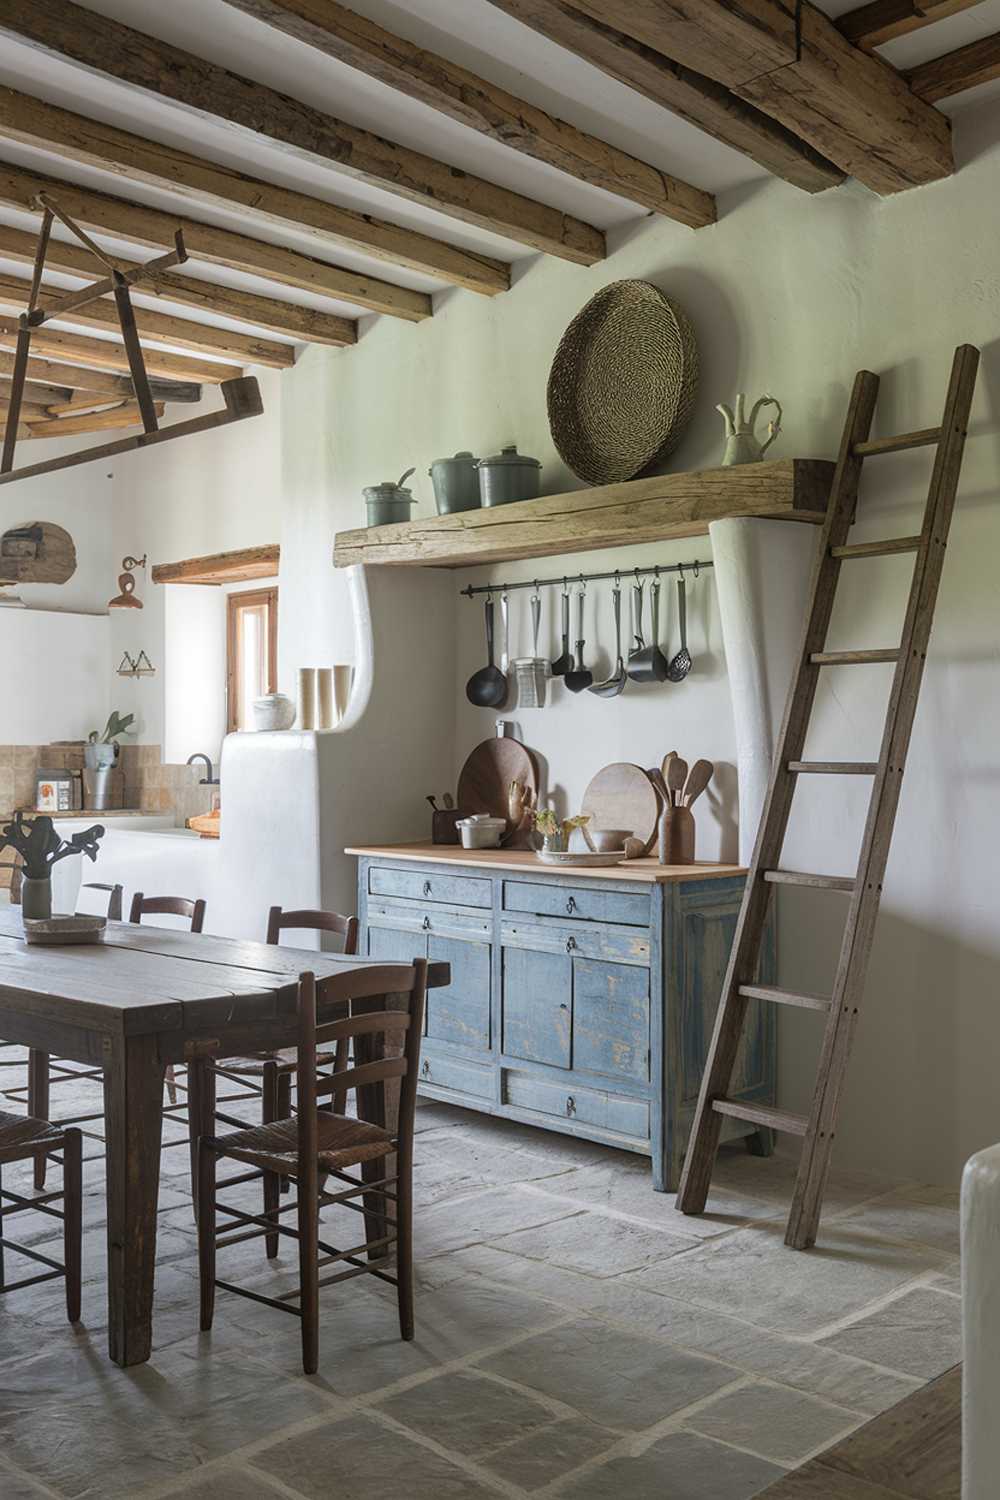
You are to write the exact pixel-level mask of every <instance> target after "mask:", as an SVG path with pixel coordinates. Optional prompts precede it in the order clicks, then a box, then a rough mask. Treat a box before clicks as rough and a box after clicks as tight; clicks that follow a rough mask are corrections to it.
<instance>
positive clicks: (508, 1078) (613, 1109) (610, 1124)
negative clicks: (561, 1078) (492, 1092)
mask: <svg viewBox="0 0 1000 1500" xmlns="http://www.w3.org/2000/svg"><path fill="white" fill-rule="evenodd" d="M502 1090H503V1093H502V1099H503V1102H504V1104H509V1105H511V1106H512V1107H513V1108H514V1109H522V1110H533V1111H535V1112H536V1113H538V1114H542V1115H550V1116H551V1115H558V1116H559V1117H560V1118H561V1119H564V1120H579V1122H580V1124H581V1125H589V1126H591V1127H593V1128H595V1129H597V1130H606V1131H609V1132H613V1133H614V1134H615V1135H625V1136H629V1137H631V1138H632V1139H633V1140H639V1141H648V1140H649V1101H648V1100H646V1099H630V1098H629V1097H628V1095H626V1094H612V1093H607V1092H605V1091H604V1090H603V1089H582V1088H577V1087H575V1086H574V1085H573V1084H569V1083H566V1084H564V1083H559V1082H550V1081H549V1080H548V1079H547V1078H540V1077H538V1076H537V1075H536V1074H533V1073H518V1072H516V1071H514V1070H513V1069H511V1068H504V1070H503V1083H502Z"/></svg>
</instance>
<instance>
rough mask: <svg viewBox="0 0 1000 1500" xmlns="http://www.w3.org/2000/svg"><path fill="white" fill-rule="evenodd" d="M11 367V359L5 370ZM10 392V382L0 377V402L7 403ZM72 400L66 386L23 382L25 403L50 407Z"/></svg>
mask: <svg viewBox="0 0 1000 1500" xmlns="http://www.w3.org/2000/svg"><path fill="white" fill-rule="evenodd" d="M4 358H5V356H4V355H0V371H2V370H3V369H4V368H5V367H4V364H3V359H4ZM13 365H14V361H13V359H11V361H10V365H9V366H8V367H7V368H9V369H10V370H11V371H13ZM10 391H11V383H10V381H9V380H8V379H7V378H6V376H3V375H0V401H4V402H7V401H9V400H10ZM95 394H96V393H95ZM72 398H73V392H72V390H71V389H69V388H67V387H66V386H63V385H49V384H47V383H46V382H45V381H38V380H26V381H25V382H24V399H25V401H26V402H27V401H33V402H35V404H36V405H39V406H43V407H45V406H51V405H52V404H53V403H54V402H56V401H70V400H72ZM97 399H99V400H105V401H109V400H113V399H114V398H113V397H110V396H104V397H98V398H97ZM123 399H124V398H123Z"/></svg>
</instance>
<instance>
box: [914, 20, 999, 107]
mask: <svg viewBox="0 0 1000 1500" xmlns="http://www.w3.org/2000/svg"><path fill="white" fill-rule="evenodd" d="M995 78H1000V32H995V33H994V34H993V36H984V37H980V38H979V40H978V41H977V42H969V44H968V46H966V47H956V49H955V51H954V52H946V53H945V54H944V56H943V57H932V58H931V60H930V62H925V63H921V64H920V66H919V67H916V68H911V69H910V71H909V72H908V73H907V74H906V81H907V83H908V84H909V85H910V88H911V89H912V90H913V92H914V93H915V94H916V95H918V97H919V98H921V99H926V100H927V101H928V102H930V103H933V102H934V101H935V100H937V99H950V98H952V96H953V95H954V94H962V93H964V92H965V90H966V89H974V88H977V87H978V85H979V84H981V83H992V82H993V80H994V79H995Z"/></svg>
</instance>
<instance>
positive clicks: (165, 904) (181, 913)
mask: <svg viewBox="0 0 1000 1500" xmlns="http://www.w3.org/2000/svg"><path fill="white" fill-rule="evenodd" d="M156 916H164V917H187V919H188V921H189V922H190V924H191V925H190V931H191V932H200V931H201V929H202V927H204V925H205V903H204V901H203V900H202V899H201V897H199V898H198V900H197V901H192V900H191V898H190V897H189V896H144V895H143V893H142V891H136V893H135V895H134V896H133V897H132V906H131V908H130V910H129V914H128V919H129V921H130V922H141V921H142V919H143V917H156Z"/></svg>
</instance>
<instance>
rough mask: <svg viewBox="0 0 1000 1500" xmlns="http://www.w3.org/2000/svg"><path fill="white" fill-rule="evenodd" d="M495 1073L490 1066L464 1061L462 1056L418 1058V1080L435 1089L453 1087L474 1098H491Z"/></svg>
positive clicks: (425, 1055) (458, 1091)
mask: <svg viewBox="0 0 1000 1500" xmlns="http://www.w3.org/2000/svg"><path fill="white" fill-rule="evenodd" d="M494 1078H495V1074H494V1071H493V1069H492V1068H487V1067H480V1066H479V1065H478V1064H477V1063H474V1062H466V1060H465V1058H464V1057H439V1056H436V1055H430V1056H428V1055H427V1054H426V1053H425V1054H424V1056H423V1057H422V1058H421V1059H420V1072H419V1080H420V1083H421V1084H428V1085H429V1086H430V1087H432V1088H435V1089H454V1090H455V1092H456V1093H457V1094H471V1095H472V1096H473V1098H476V1099H492V1098H493V1095H494V1087H495V1085H494Z"/></svg>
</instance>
